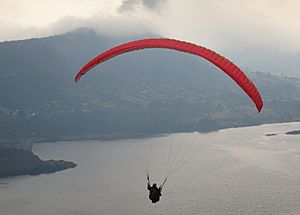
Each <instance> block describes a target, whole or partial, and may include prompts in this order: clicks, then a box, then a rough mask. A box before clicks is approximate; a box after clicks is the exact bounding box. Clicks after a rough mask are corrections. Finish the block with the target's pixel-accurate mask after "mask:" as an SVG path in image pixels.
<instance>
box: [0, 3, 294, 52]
mask: <svg viewBox="0 0 300 215" xmlns="http://www.w3.org/2000/svg"><path fill="white" fill-rule="evenodd" d="M299 11H300V1H299V0H284V1H283V0H184V1H183V0H85V1H82V0H22V1H20V0H0V32H1V34H0V40H1V41H3V40H15V39H23V38H31V37H41V36H46V35H52V34H58V33H63V32H67V31H70V30H73V29H76V28H78V27H93V28H94V29H96V30H97V31H98V32H101V33H106V34H120V33H122V34H124V33H140V32H145V31H146V32H153V33H159V34H161V35H163V36H168V37H174V38H178V39H184V40H189V41H191V42H196V43H199V44H202V45H205V46H208V47H210V48H213V49H216V50H220V49H230V47H242V48H245V47H259V46H263V47H265V48H274V49H279V50H281V51H285V52H291V53H292V52H299V51H300V39H299V38H300V12H299Z"/></svg>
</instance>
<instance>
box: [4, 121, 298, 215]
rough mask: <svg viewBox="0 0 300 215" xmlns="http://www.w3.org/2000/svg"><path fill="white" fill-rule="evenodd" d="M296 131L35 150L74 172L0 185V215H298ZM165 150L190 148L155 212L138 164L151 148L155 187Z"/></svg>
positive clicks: (267, 129)
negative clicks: (65, 163)
mask: <svg viewBox="0 0 300 215" xmlns="http://www.w3.org/2000/svg"><path fill="white" fill-rule="evenodd" d="M299 128H300V123H288V124H273V125H263V126H256V127H247V128H237V129H225V130H221V131H219V132H214V133H210V134H197V133H190V134H173V135H169V136H162V137H156V138H148V139H137V140H118V141H85V142H84V141H80V142H58V143H43V144H36V145H35V147H34V152H35V153H36V154H38V155H39V156H41V157H42V158H44V159H51V158H53V159H64V160H70V161H74V162H75V163H77V164H78V167H76V168H75V169H70V170H67V171H62V172H58V173H55V174H49V175H40V176H24V177H15V178H7V179H1V180H0V214H1V215H44V214H47V215H48V214H49V215H62V214H63V215H77V214H78V215H79V214H80V215H96V214H97V215H99V214H101V215H102V214H128V215H138V214H165V215H166V214H172V215H175V214H195V215H196V214H197V215H198V214H205V215H207V214H220V215H227V214H249V215H253V214H262V215H267V214H278V215H279V214H280V215H282V214H300V135H286V134H285V132H287V131H290V130H297V129H298V130H299ZM266 133H276V134H277V135H276V136H265V134H266ZM191 142H194V143H193V145H192V147H191V148H189V144H188V143H191ZM170 143H173V144H174V145H173V146H174V147H173V149H172V150H173V152H176V147H175V146H176V144H177V146H179V145H180V144H182V146H181V148H180V150H178V151H181V152H183V151H184V150H185V149H189V150H188V151H187V153H186V154H185V155H184V156H183V157H184V158H185V159H187V160H186V161H187V162H185V159H183V161H184V162H182V163H183V166H182V167H181V168H179V169H178V172H175V174H174V175H171V176H170V178H169V180H168V182H167V184H166V186H165V187H164V189H163V196H162V199H161V201H160V202H159V203H157V204H155V205H153V204H152V203H150V201H149V200H148V199H147V190H146V180H145V175H144V174H143V171H142V169H141V168H140V167H139V163H138V162H137V160H136V159H138V161H139V162H140V163H143V162H148V161H149V160H148V154H147V153H145V154H143V153H144V152H145V151H141V150H140V147H142V146H144V148H146V149H147V147H149V146H151V148H150V149H151V150H149V148H148V151H147V152H149V151H150V152H151V156H150V157H151V162H150V163H151V166H150V172H151V173H152V174H151V176H152V177H153V180H154V181H158V182H161V181H162V180H163V177H164V176H165V174H166V170H167V167H168V164H169V163H170V159H169V158H170V156H169V153H170ZM147 144H148V145H147ZM145 146H146V147H145ZM135 153H137V155H138V156H137V157H136V154H135ZM149 154H150V153H149ZM173 154H174V153H173ZM150 157H149V158H150ZM179 157H180V156H179ZM189 157H191V158H190V159H189ZM145 158H147V159H145ZM143 159H144V160H143ZM179 167H180V166H179Z"/></svg>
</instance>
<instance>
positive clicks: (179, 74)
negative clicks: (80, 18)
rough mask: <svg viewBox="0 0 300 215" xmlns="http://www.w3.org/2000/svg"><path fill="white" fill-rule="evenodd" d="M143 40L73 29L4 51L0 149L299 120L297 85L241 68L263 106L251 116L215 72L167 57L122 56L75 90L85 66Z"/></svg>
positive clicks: (237, 92) (187, 58)
mask: <svg viewBox="0 0 300 215" xmlns="http://www.w3.org/2000/svg"><path fill="white" fill-rule="evenodd" d="M146 37H159V35H133V36H127V37H124V36H115V37H111V36H104V35H99V34H96V33H95V32H94V31H92V30H90V29H79V30H76V31H73V32H70V33H67V34H63V35H56V36H51V37H47V38H41V39H29V40H23V41H11V42H3V43H0V83H1V84H0V98H1V100H0V101H1V102H0V141H1V144H2V145H18V144H19V145H21V147H22V146H24V143H32V142H41V141H56V140H74V139H95V138H101V139H110V138H123V137H138V136H145V135H152V134H160V133H166V132H179V131H194V130H197V131H211V130H215V129H219V128H226V127H237V126H245V125H256V124H262V123H268V122H288V121H299V120H300V79H297V78H289V77H282V76H275V75H271V74H267V73H263V72H264V71H261V72H257V71H256V72H251V64H249V65H247V68H249V71H246V72H247V74H248V75H249V77H250V78H251V79H252V80H253V82H254V83H255V84H256V85H257V86H258V88H259V89H260V91H261V93H262V96H263V99H264V102H265V107H264V109H263V111H262V113H261V114H257V113H256V109H255V107H254V105H253V104H252V103H251V101H250V99H248V97H247V96H246V94H245V93H244V92H243V91H242V90H241V89H240V88H239V87H238V86H236V84H235V83H234V82H233V81H232V80H231V79H230V78H229V77H227V76H226V75H224V74H223V73H222V72H221V71H219V69H217V68H216V67H215V66H214V65H212V64H211V63H209V62H206V61H205V60H203V59H200V58H199V57H195V56H191V55H187V54H183V53H179V52H176V51H171V50H161V49H155V50H143V51H138V52H133V53H127V54H125V55H122V56H119V57H117V58H114V59H111V60H110V61H108V62H105V63H103V64H102V65H101V66H98V67H96V68H94V69H93V71H91V72H90V73H89V74H88V75H87V77H83V78H82V80H81V81H80V83H78V84H75V83H74V76H75V74H76V72H77V71H78V70H79V69H80V68H81V66H82V65H83V64H84V63H85V62H86V61H87V60H89V59H91V58H92V57H94V56H96V55H97V54H99V53H100V52H102V51H104V50H106V49H107V48H109V47H111V46H114V45H118V44H120V43H123V42H126V41H129V40H132V39H141V38H146ZM239 65H240V64H239ZM283 72H284V71H283ZM29 146H30V144H29Z"/></svg>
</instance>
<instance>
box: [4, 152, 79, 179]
mask: <svg viewBox="0 0 300 215" xmlns="http://www.w3.org/2000/svg"><path fill="white" fill-rule="evenodd" d="M76 166H77V165H76V164H75V163H73V162H69V161H63V160H58V161H56V160H47V161H43V160H41V159H40V158H39V157H38V156H37V155H35V154H33V152H31V151H28V150H23V149H12V148H11V149H8V148H6V149H0V178H4V177H10V176H20V175H39V174H44V173H54V172H57V171H62V170H65V169H69V168H74V167H76Z"/></svg>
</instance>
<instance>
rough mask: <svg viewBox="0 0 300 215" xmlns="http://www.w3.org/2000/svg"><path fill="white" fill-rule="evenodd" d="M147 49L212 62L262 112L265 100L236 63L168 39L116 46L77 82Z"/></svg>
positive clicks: (88, 67)
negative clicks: (122, 57)
mask: <svg viewBox="0 0 300 215" xmlns="http://www.w3.org/2000/svg"><path fill="white" fill-rule="evenodd" d="M147 48H166V49H173V50H177V51H181V52H186V53H190V54H194V55H198V56H200V57H202V58H205V59H206V60H208V61H210V62H211V63H213V64H214V65H216V66H217V67H219V68H220V69H221V70H222V71H224V72H225V73H226V74H227V75H229V76H230V77H231V78H232V79H233V80H234V81H235V82H236V83H237V84H238V85H239V86H240V87H241V88H242V89H243V90H244V91H245V92H246V94H247V95H248V96H249V97H250V98H251V100H252V101H253V102H254V104H255V105H256V108H257V110H258V112H260V111H261V109H262V107H263V100H262V98H261V96H260V93H259V91H258V90H257V88H256V86H255V85H254V84H253V83H252V81H251V80H250V79H249V78H248V77H247V76H246V75H245V74H244V73H243V71H242V70H241V69H239V68H238V67H237V66H236V65H235V64H234V63H232V62H231V61H229V60H228V59H226V58H225V57H222V56H221V55H219V54H217V53H215V52H214V51H211V50H209V49H207V48H204V47H202V46H198V45H195V44H192V43H188V42H184V41H179V40H174V39H167V38H152V39H143V40H137V41H132V42H129V43H125V44H122V45H119V46H116V47H114V48H112V49H109V50H107V51H105V52H103V53H101V54H100V55H98V56H96V57H95V58H94V59H92V60H91V61H89V62H88V63H87V64H86V65H84V66H83V67H82V68H81V70H80V71H79V72H78V73H77V75H76V77H75V81H76V82H78V81H79V80H80V78H81V76H82V75H84V74H85V73H86V72H88V71H89V70H91V69H92V68H93V67H95V66H96V65H98V64H100V63H102V62H104V61H107V60H108V59H110V58H113V57H115V56H117V55H120V54H123V53H126V52H130V51H135V50H140V49H147Z"/></svg>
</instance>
